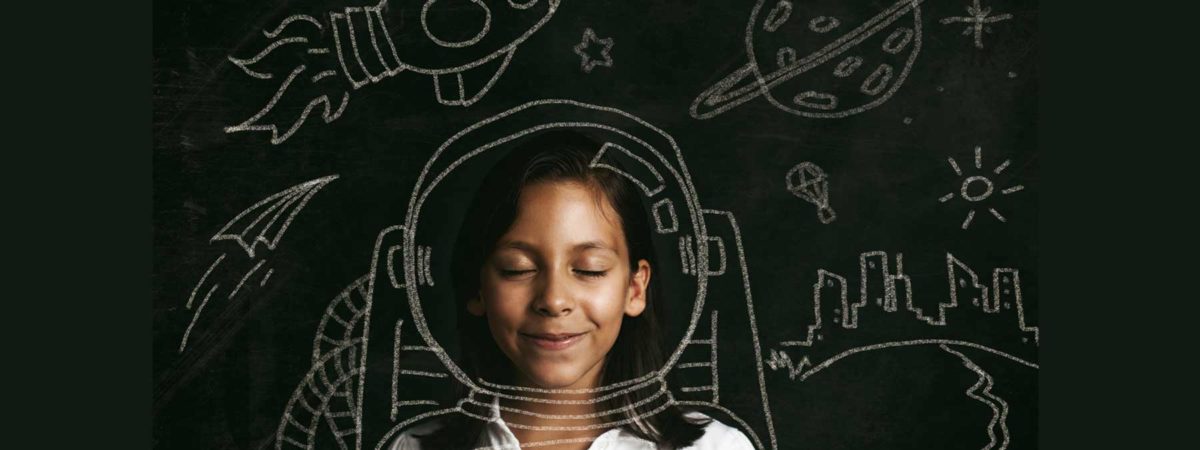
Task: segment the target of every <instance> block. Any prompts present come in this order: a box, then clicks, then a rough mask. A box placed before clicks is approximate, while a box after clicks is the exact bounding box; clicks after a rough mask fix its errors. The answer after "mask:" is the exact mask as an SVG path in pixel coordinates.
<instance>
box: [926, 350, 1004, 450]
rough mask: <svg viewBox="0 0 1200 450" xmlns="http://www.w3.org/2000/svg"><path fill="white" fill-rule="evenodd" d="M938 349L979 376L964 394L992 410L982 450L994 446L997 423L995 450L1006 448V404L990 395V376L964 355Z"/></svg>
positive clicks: (991, 382)
mask: <svg viewBox="0 0 1200 450" xmlns="http://www.w3.org/2000/svg"><path fill="white" fill-rule="evenodd" d="M939 347H941V348H942V350H945V351H946V352H948V353H950V354H952V355H955V356H958V357H959V358H961V359H962V361H963V366H966V368H968V369H970V370H971V371H972V372H975V374H976V375H978V376H979V380H978V381H976V382H975V384H974V385H973V386H971V387H970V388H968V389H967V391H966V394H967V397H970V398H972V399H975V400H977V401H979V402H980V403H983V404H985V405H987V406H988V408H991V410H992V420H991V421H990V422H988V426H987V434H988V444H987V445H986V446H984V447H983V450H991V449H992V448H993V447H995V446H996V433H995V431H993V428H995V427H996V424H997V423H999V424H1000V435H1001V441H1000V448H999V449H997V450H1004V449H1005V448H1008V443H1009V435H1008V424H1007V420H1008V403H1006V402H1005V401H1004V399H1002V398H1000V397H998V396H996V395H995V394H993V393H992V387H994V386H995V381H994V380H993V379H992V376H991V375H990V374H988V373H987V372H985V371H984V370H983V368H981V367H979V366H978V365H976V364H975V362H974V361H971V359H970V358H967V356H966V355H963V354H962V353H959V352H956V351H954V350H951V349H950V347H948V346H946V344H941V345H939ZM980 386H983V390H982V391H980V390H979V388H980ZM979 393H981V394H982V396H980V395H979ZM997 405H998V406H997Z"/></svg>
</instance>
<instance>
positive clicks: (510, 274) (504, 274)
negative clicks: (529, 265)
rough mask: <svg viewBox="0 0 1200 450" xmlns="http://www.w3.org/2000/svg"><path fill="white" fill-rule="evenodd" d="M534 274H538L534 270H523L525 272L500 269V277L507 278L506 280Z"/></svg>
mask: <svg viewBox="0 0 1200 450" xmlns="http://www.w3.org/2000/svg"><path fill="white" fill-rule="evenodd" d="M534 272H537V271H536V270H534V269H523V270H509V269H500V276H502V277H505V278H516V277H520V276H522V275H527V274H531V273H534Z"/></svg>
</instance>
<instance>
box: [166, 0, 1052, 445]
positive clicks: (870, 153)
mask: <svg viewBox="0 0 1200 450" xmlns="http://www.w3.org/2000/svg"><path fill="white" fill-rule="evenodd" d="M1036 23H1037V5H1036V3H1034V2H1030V1H1025V0H1003V1H1002V0H938V1H933V0H929V1H925V0H854V1H834V0H818V1H811V2H799V1H789V0H737V1H716V0H670V1H654V2H601V1H591V2H583V1H559V0H524V1H517V0H503V1H502V0H471V1H467V0H461V1H459V0H410V1H406V0H382V1H373V0H361V1H355V0H350V1H341V2H334V1H320V0H315V1H293V2H284V1H237V2H234V1H227V0H209V1H195V0H181V1H177V2H169V3H164V4H157V5H155V8H154V30H155V31H154V122H153V136H154V155H153V157H154V161H153V170H154V172H153V177H154V277H153V296H154V311H153V313H154V314H153V340H154V355H153V356H154V363H153V366H154V369H153V370H154V372H153V377H154V387H153V417H154V425H153V439H154V445H155V448H164V449H168V448H169V449H191V448H196V449H201V448H203V449H211V448H247V449H249V448H253V449H260V448H329V449H335V448H342V449H375V448H380V446H384V445H386V441H387V440H388V439H390V437H392V436H394V435H395V433H397V432H399V431H401V430H403V429H404V428H405V427H406V426H410V425H412V424H416V423H419V422H420V421H421V420H424V419H428V418H430V417H434V416H436V415H438V414H456V413H461V412H462V409H463V408H464V407H463V406H457V405H461V403H456V401H457V400H461V399H453V398H419V397H420V396H419V395H417V396H415V397H414V396H413V395H415V394H414V392H420V391H427V392H450V391H449V390H447V389H445V388H446V386H447V385H453V384H456V383H457V384H460V385H462V386H459V387H463V386H466V388H467V389H468V390H470V389H483V388H484V387H479V386H474V387H472V386H470V383H469V380H466V381H464V380H461V379H459V378H458V377H457V376H456V373H455V368H454V367H453V366H454V364H453V360H452V358H450V356H452V353H453V352H452V350H453V347H454V346H453V343H452V342H451V341H449V340H447V339H446V338H440V337H439V336H445V335H447V334H449V333H450V332H449V331H447V330H448V329H449V328H450V327H452V326H453V323H452V322H451V319H452V316H449V315H448V313H446V312H445V311H442V310H440V309H439V307H438V302H437V301H436V299H437V298H438V296H439V295H441V294H440V292H443V290H445V289H448V288H449V287H448V286H447V283H448V281H447V280H446V271H447V270H448V268H447V266H448V264H449V262H448V261H447V259H448V256H447V254H446V252H447V251H448V245H446V243H447V240H448V239H451V238H452V236H453V233H454V232H455V231H457V228H458V226H459V225H460V224H459V221H461V214H462V207H463V204H464V203H465V202H468V201H469V200H470V196H471V195H472V193H473V192H474V189H475V188H476V187H477V184H478V181H479V178H480V177H481V176H482V174H483V173H485V171H486V170H487V169H488V167H490V165H491V164H493V163H494V162H495V160H496V158H498V157H499V155H501V154H502V149H503V148H504V146H505V145H506V144H509V143H512V142H515V141H517V140H520V139H522V138H523V136H525V135H527V134H528V133H530V132H531V131H536V130H541V129H548V128H571V129H577V130H582V131H585V132H587V133H589V135H590V136H592V137H593V138H596V139H599V140H601V141H602V142H604V148H603V149H602V150H601V154H600V155H599V157H597V159H596V161H594V162H593V164H594V165H601V166H603V165H604V164H606V162H608V161H613V162H616V164H614V167H617V166H620V167H622V168H623V170H624V172H625V176H628V177H630V178H632V179H634V180H636V181H638V183H639V186H641V187H642V188H643V189H644V191H645V192H644V194H645V198H646V200H647V205H648V206H649V209H650V214H651V215H652V216H653V219H654V223H655V227H656V231H657V233H658V236H657V237H656V238H655V239H656V241H655V246H656V250H658V251H659V253H660V254H662V255H663V261H664V263H663V266H664V267H668V269H665V270H664V271H663V272H664V273H666V274H665V275H664V276H666V277H667V278H668V279H669V280H670V281H669V283H672V286H673V288H672V291H673V292H679V293H681V294H680V295H677V296H675V297H674V298H673V299H672V302H674V303H675V304H673V305H672V306H673V309H672V311H673V314H672V317H671V320H672V327H671V331H670V333H671V336H672V339H673V340H674V341H676V342H678V344H677V345H678V347H673V348H672V350H673V352H674V353H673V354H672V355H674V356H673V358H672V360H671V362H670V363H669V364H668V366H666V367H664V368H662V369H661V371H662V372H663V373H667V372H670V373H672V375H673V376H675V377H677V379H678V380H682V381H681V382H679V383H677V384H672V385H669V386H666V387H667V389H668V390H669V391H670V392H671V394H672V396H671V400H670V401H672V402H676V403H677V404H679V405H685V406H691V407H695V408H697V409H700V410H702V411H704V412H705V413H706V414H709V415H711V416H713V417H715V418H717V419H719V420H721V421H722V422H724V423H727V424H729V425H730V426H734V427H735V428H738V429H739V430H740V431H742V432H743V433H745V434H746V435H747V436H748V437H750V438H751V440H752V442H753V443H754V445H755V446H756V447H757V448H760V449H790V448H823V449H867V448H881V449H884V448H886V449H898V448H947V449H950V448H954V449H1000V450H1003V449H1028V448H1036V447H1037V442H1036V436H1037V415H1038V411H1037V389H1038V383H1037V377H1038V370H1039V362H1038V346H1039V344H1040V340H1039V326H1038V313H1037V311H1038V304H1039V301H1040V299H1039V296H1038V292H1039V290H1038V281H1039V273H1038V272H1039V271H1038V269H1039V265H1038V258H1037V257H1038V254H1039V252H1038V234H1037V231H1036V230H1037V224H1038V214H1037V213H1038V208H1037V206H1038V191H1039V189H1038V185H1039V177H1038V166H1039V165H1038V159H1039V158H1038V156H1039V152H1038V149H1037V139H1036V135H1037V128H1036V126H1035V124H1036V122H1037V106H1038V101H1037V96H1038V63H1037V61H1038V52H1037V33H1036V31H1037V28H1036ZM493 150H495V151H493ZM438 349H445V351H444V352H440V351H438ZM401 353H405V355H407V354H410V353H411V354H412V355H413V356H412V357H411V358H409V357H403V358H402V357H401V356H402V355H401ZM400 361H404V363H403V364H408V365H410V366H411V367H407V368H405V367H402V366H401V363H400ZM401 375H402V376H401ZM652 381H653V380H652ZM433 397H437V396H436V395H435V396H433Z"/></svg>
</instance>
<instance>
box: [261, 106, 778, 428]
mask: <svg viewBox="0 0 1200 450" xmlns="http://www.w3.org/2000/svg"><path fill="white" fill-rule="evenodd" d="M563 128H567V129H573V130H575V131H578V132H580V133H581V134H585V135H587V136H589V137H591V138H594V139H595V140H597V141H598V142H601V143H602V145H601V148H600V149H599V151H598V152H597V154H596V155H595V157H594V158H593V160H592V161H591V166H592V167H594V168H603V169H607V170H613V171H616V172H618V173H619V174H620V175H621V176H623V177H626V178H628V179H630V180H631V181H633V184H635V185H636V186H638V189H639V190H640V191H641V195H643V196H644V197H643V203H644V205H645V206H646V209H647V214H648V215H649V216H650V220H649V225H650V228H651V230H652V234H653V235H654V236H653V237H652V240H653V246H654V249H655V253H656V257H657V260H658V261H657V262H656V267H657V268H656V269H655V270H656V273H657V274H660V275H663V276H662V282H663V283H664V288H665V291H666V292H668V293H669V295H670V297H669V298H668V299H665V301H666V302H669V303H672V304H673V305H674V307H672V312H673V313H672V314H671V315H670V317H669V318H668V319H667V323H666V324H665V325H666V326H665V328H666V335H665V338H666V342H667V343H668V347H667V348H666V349H665V352H669V355H666V356H667V358H666V361H665V363H664V364H663V365H662V366H661V367H658V368H654V369H652V370H650V371H648V372H647V373H645V374H642V375H641V376H636V377H633V378H630V379H628V380H625V381H621V382H617V383H614V384H610V385H605V386H601V387H599V388H596V389H594V390H592V391H593V392H595V393H600V395H596V396H591V397H593V398H594V399H593V400H589V401H597V402H598V401H600V400H599V399H600V398H602V397H611V396H615V395H622V394H637V395H639V397H640V398H643V399H645V401H646V402H647V403H646V404H647V405H649V406H650V407H649V408H639V409H638V412H637V414H641V415H653V414H656V413H657V412H658V411H662V409H663V408H665V407H667V406H672V405H676V406H682V407H687V408H690V409H698V410H701V411H703V412H705V413H707V414H709V415H710V416H713V417H714V418H717V419H718V420H721V421H723V422H724V423H727V424H729V425H731V426H735V427H737V428H739V429H740V430H741V431H743V432H744V433H745V434H746V435H747V436H748V437H750V439H751V441H752V442H754V444H755V445H756V446H757V447H758V448H776V447H777V446H776V444H775V438H774V426H773V423H772V419H771V417H770V405H769V401H768V399H767V398H766V390H765V384H764V383H763V376H762V366H763V363H762V360H761V353H760V351H759V349H758V339H757V334H756V333H757V330H756V324H755V320H754V314H753V312H754V311H753V304H752V301H751V300H750V298H749V289H748V284H747V283H748V278H747V276H748V273H747V270H746V268H745V264H744V261H745V258H744V255H742V248H741V239H740V236H739V232H738V230H737V225H736V220H734V219H733V216H732V214H730V213H728V212H724V211H716V210H710V209H703V208H702V207H701V206H700V204H699V202H698V201H697V197H696V194H695V190H694V187H693V186H692V182H691V178H690V175H689V174H688V171H687V167H686V166H685V165H684V163H683V158H682V152H681V151H680V149H679V147H678V146H677V145H676V143H675V140H674V139H673V138H672V137H671V136H670V135H668V134H667V133H665V132H664V131H662V130H661V129H658V128H656V127H654V126H653V125H651V124H649V123H647V122H645V121H643V120H641V119H639V118H637V117H635V116H633V115H630V114H628V113H625V112H623V111H620V110H617V109H613V108H607V107H602V106H596V105H591V104H586V103H581V102H576V101H571V100H540V101H533V102H529V103H526V104H523V105H520V106H517V107H515V108H512V109H510V110H507V111H504V112H502V113H500V114H497V115H495V116H492V117H489V118H487V119H484V120H482V121H480V122H478V123H476V124H474V125H472V126H470V127H468V128H466V129H464V130H462V131H460V132H458V133H457V134H455V135H453V136H452V137H451V138H449V139H448V140H447V141H446V142H445V143H444V144H442V145H441V146H440V147H439V148H438V149H437V151H436V152H435V153H434V154H433V156H432V157H431V158H430V159H429V161H428V162H427V163H426V165H425V166H424V168H423V169H422V171H421V173H420V176H419V177H418V180H417V182H416V186H415V188H414V189H413V190H412V191H411V195H410V196H409V198H408V204H407V212H406V215H405V218H404V221H403V222H401V224H399V225H394V226H391V227H388V228H386V229H384V230H383V231H382V232H381V233H380V234H379V236H378V237H377V240H376V247H375V252H374V256H373V262H372V272H371V273H369V274H368V275H367V276H365V277H364V278H363V280H362V281H363V284H364V285H365V286H362V288H361V289H358V290H354V289H349V288H348V289H347V292H360V293H361V294H362V295H363V297H364V300H365V301H363V302H361V303H362V306H361V307H356V308H354V309H355V310H356V311H358V310H361V311H362V312H361V314H360V316H361V317H362V320H361V321H360V323H356V324H354V326H352V327H348V331H347V333H345V335H346V336H347V337H349V339H347V340H346V344H347V345H344V346H343V348H349V349H350V351H348V352H343V353H344V354H345V355H343V356H340V358H341V360H342V361H345V363H344V365H345V366H347V367H349V368H350V369H348V370H345V371H343V370H341V369H340V368H338V369H337V370H336V375H334V376H330V377H326V376H325V375H324V374H318V375H319V376H312V375H310V377H306V380H309V379H310V378H311V379H312V380H317V379H320V378H321V377H324V378H332V377H338V379H339V380H342V379H345V380H346V382H345V383H343V384H342V385H340V386H350V387H348V388H346V389H344V390H343V391H337V390H332V392H330V393H329V394H328V395H324V396H323V397H322V400H321V402H323V403H321V404H326V403H329V401H330V399H335V400H342V399H344V400H345V403H346V404H347V405H349V406H350V408H349V409H350V410H349V411H346V412H336V413H334V412H333V410H332V409H329V410H328V411H326V410H325V409H321V408H311V409H310V408H299V407H294V405H292V404H289V409H288V410H287V411H285V414H284V420H283V421H281V425H280V431H279V439H280V440H283V438H284V437H285V431H287V429H289V428H296V430H292V431H297V430H299V431H300V432H303V433H307V434H308V435H309V436H308V441H307V442H309V444H308V447H311V446H312V444H311V443H312V442H313V434H315V433H317V431H316V428H318V427H324V426H325V425H324V424H323V423H322V421H321V420H316V419H317V417H318V416H321V415H326V416H335V415H336V417H334V418H332V419H329V420H328V426H329V427H330V429H331V431H332V434H333V435H334V436H335V439H337V440H338V441H339V442H341V443H342V445H343V446H345V447H346V448H360V449H365V448H376V449H380V448H385V447H386V445H388V443H389V442H390V441H391V440H393V439H394V438H395V436H396V435H397V434H398V433H400V432H402V431H404V430H406V429H409V428H412V427H415V426H418V425H421V424H423V423H427V422H429V421H432V420H436V419H438V418H439V417H442V416H445V415H455V414H457V415H464V416H467V417H471V418H475V419H478V420H488V419H489V418H490V417H489V415H490V406H491V404H492V402H493V401H495V400H497V399H499V398H508V399H515V398H520V399H522V400H524V401H530V400H533V401H538V400H537V399H535V398H532V397H529V396H527V394H528V391H529V390H530V389H531V388H527V387H519V386H513V385H505V384H502V383H498V382H497V381H496V380H495V379H493V380H489V379H487V377H486V376H479V377H476V378H472V377H471V376H468V374H467V373H466V372H464V370H463V369H462V368H461V367H460V366H459V364H458V361H459V359H458V357H459V356H460V355H459V346H458V343H457V342H456V331H457V330H456V329H455V327H456V323H455V313H456V311H455V308H456V302H453V301H447V299H453V298H454V295H455V292H454V283H453V280H452V279H451V276H450V274H451V273H452V271H451V267H450V266H451V261H450V259H451V257H452V255H453V247H454V245H455V241H454V239H455V237H456V236H457V234H458V230H457V229H456V227H455V226H452V225H448V224H458V223H461V222H462V220H463V216H464V209H465V207H464V205H463V203H464V201H463V196H464V193H471V192H474V191H475V190H476V189H477V188H478V186H479V180H480V179H481V178H482V176H483V174H485V173H486V172H488V171H489V170H490V169H491V168H492V166H494V165H495V164H496V162H497V161H498V160H500V159H501V158H503V156H504V155H505V154H506V153H507V151H508V150H511V149H512V148H513V147H516V146H518V145H520V144H521V143H522V142H523V141H525V140H527V139H532V138H533V136H535V135H536V134H537V133H538V132H540V131H544V130H553V129H563ZM467 195H468V196H469V194H467ZM335 303H336V301H335ZM336 306H337V305H331V307H330V309H331V310H333V309H335V307H336ZM350 329H352V330H355V331H349V330H350ZM352 335H359V336H361V339H358V340H355V339H353V337H352ZM319 340H320V336H318V341H319ZM318 344H319V342H318ZM718 344H719V345H720V347H718ZM672 345H673V347H671V346H672ZM718 348H720V350H719V351H718ZM326 353H328V354H330V355H332V354H333V353H332V352H325V353H322V354H326ZM734 353H737V354H740V355H741V356H740V358H742V359H743V360H744V359H745V358H746V355H753V358H754V361H755V363H756V368H757V369H758V370H757V371H756V372H755V371H748V370H746V368H745V367H744V366H738V365H737V364H721V363H720V362H721V361H722V358H721V357H720V355H722V354H725V355H731V354H734ZM314 355H317V353H314ZM337 358H339V356H326V357H323V359H322V361H327V360H336V359H337ZM323 364H325V365H326V366H331V365H332V366H337V365H338V364H341V363H337V362H336V361H335V362H334V363H332V364H331V363H328V362H323ZM317 365H319V364H318V363H317V361H316V356H314V369H313V370H314V371H316V370H317V368H316V366H317ZM326 372H329V371H328V370H326ZM755 374H757V377H755ZM311 384H313V385H314V386H316V388H315V389H316V390H317V391H320V390H321V389H320V387H319V386H320V383H317V382H315V381H313V382H311ZM297 389H298V391H297V392H302V391H304V392H306V391H305V389H306V388H305V386H303V385H302V386H300V387H298V388H297ZM547 391H549V390H547ZM722 396H723V397H722ZM338 397H340V398H338ZM731 400H732V401H731ZM293 403H295V402H293ZM293 410H294V411H293ZM306 410H307V412H306ZM314 410H315V411H314ZM293 412H296V413H299V414H307V415H306V416H305V417H308V416H312V417H311V420H306V421H304V423H305V424H310V423H311V424H312V426H308V425H306V427H307V428H306V427H294V426H293V425H292V424H291V422H293V421H294V420H293V415H292V413H293ZM308 413H312V414H308ZM622 414H623V412H622ZM622 417H624V416H619V415H616V414H614V415H612V416H602V417H600V418H599V419H600V420H601V422H602V423H601V424H600V425H601V426H609V427H613V426H619V425H621V424H622V422H620V421H619V420H618V419H619V418H622ZM552 419H554V418H553V417H552ZM338 420H343V421H344V422H345V425H342V426H341V428H339V426H338V425H335V422H337V421H338ZM562 420H564V421H565V420H568V418H567V417H565V416H564V418H562ZM627 421H628V420H626V422H627ZM300 441H303V440H302V439H301V440H300ZM289 442H290V441H289ZM300 447H305V446H304V445H300Z"/></svg>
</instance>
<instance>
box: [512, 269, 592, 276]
mask: <svg viewBox="0 0 1200 450" xmlns="http://www.w3.org/2000/svg"><path fill="white" fill-rule="evenodd" d="M533 272H535V270H532V269H530V270H504V269H501V270H500V275H501V276H504V277H507V278H513V277H519V276H521V275H525V274H527V273H533ZM575 273H578V274H580V275H582V276H585V277H588V278H600V277H603V276H605V275H607V274H608V271H607V270H578V269H576V270H575Z"/></svg>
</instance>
